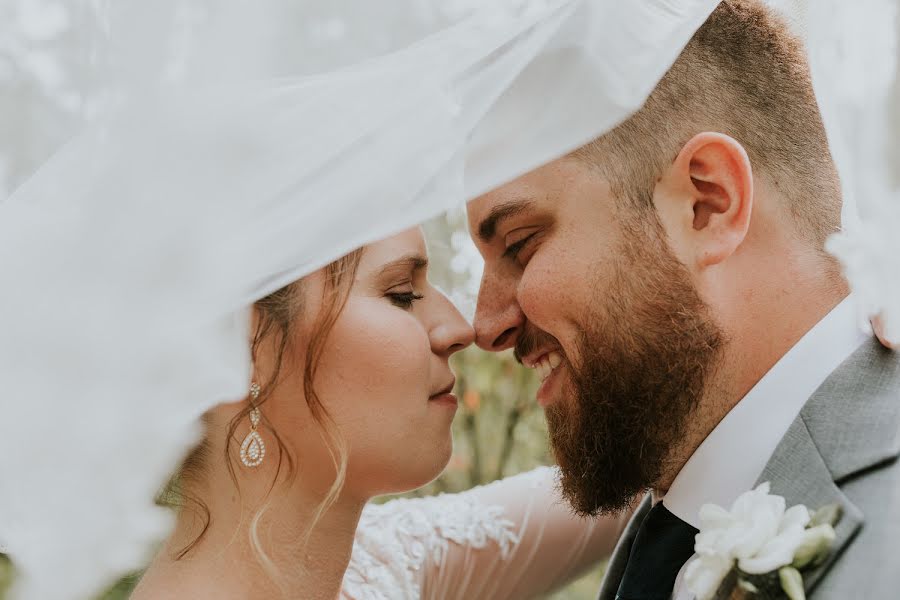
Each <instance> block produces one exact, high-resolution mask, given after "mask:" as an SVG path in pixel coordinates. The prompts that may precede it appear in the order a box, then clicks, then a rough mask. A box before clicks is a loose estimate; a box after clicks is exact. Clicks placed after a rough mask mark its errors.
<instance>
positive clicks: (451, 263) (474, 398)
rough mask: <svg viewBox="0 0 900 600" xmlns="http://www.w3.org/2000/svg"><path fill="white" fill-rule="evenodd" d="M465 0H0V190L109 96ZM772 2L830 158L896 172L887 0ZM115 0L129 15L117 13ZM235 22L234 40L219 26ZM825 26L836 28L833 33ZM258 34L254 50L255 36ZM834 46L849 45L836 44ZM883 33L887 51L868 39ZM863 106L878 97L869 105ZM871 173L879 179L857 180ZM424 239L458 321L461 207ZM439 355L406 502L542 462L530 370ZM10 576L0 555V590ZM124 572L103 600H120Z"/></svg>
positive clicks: (467, 262) (467, 272) (276, 67)
mask: <svg viewBox="0 0 900 600" xmlns="http://www.w3.org/2000/svg"><path fill="white" fill-rule="evenodd" d="M475 2H476V0H391V2H390V3H379V2H359V1H358V0H328V1H327V2H324V1H320V2H296V1H290V0H268V1H267V2H264V3H263V2H260V3H250V5H251V6H252V7H253V10H254V12H253V13H252V15H253V17H254V18H251V19H248V18H246V17H247V12H246V6H247V5H246V4H244V10H243V11H241V10H237V9H235V7H237V6H239V5H240V4H241V3H240V2H238V1H237V0H153V2H143V3H139V2H118V3H115V4H114V0H0V199H3V198H5V197H6V196H7V195H8V194H9V193H11V192H12V191H13V190H14V189H15V188H16V187H17V186H18V185H20V184H21V183H22V182H23V181H24V180H25V179H26V178H27V177H28V176H29V175H30V174H31V173H33V172H34V170H35V169H37V168H38V167H39V166H40V164H41V163H42V162H43V161H45V160H46V159H47V158H48V157H49V156H50V155H51V154H52V153H53V152H54V151H55V150H56V149H58V148H59V147H60V146H61V145H63V144H64V143H65V142H66V140H68V139H70V138H71V137H72V136H73V135H75V134H76V133H77V132H78V130H79V128H81V127H82V126H83V125H84V124H85V123H87V122H90V121H91V120H92V119H94V118H96V117H97V115H99V114H101V113H102V112H103V111H104V110H105V109H106V108H108V107H109V106H111V105H114V104H115V103H116V101H117V99H118V98H120V97H121V95H122V94H124V93H140V91H141V90H142V89H146V88H149V87H151V86H153V85H160V84H161V85H177V84H179V83H180V82H184V81H186V80H189V81H221V80H226V79H233V78H235V77H241V76H242V75H247V74H254V75H256V76H259V75H265V76H280V75H302V74H309V73H315V72H319V71H322V70H326V69H331V68H335V67H339V66H341V65H346V64H349V63H352V62H354V61H355V60H357V59H358V58H359V57H361V56H367V55H372V54H375V53H377V52H387V51H390V50H392V49H395V48H397V47H400V46H402V45H404V44H406V43H408V42H409V41H410V40H412V39H414V38H415V37H417V36H418V35H421V33H422V31H423V30H425V31H427V30H428V29H438V28H439V27H441V26H442V25H444V24H446V23H448V22H450V21H452V20H454V19H456V18H459V16H460V15H463V14H465V12H466V11H467V10H470V9H471V7H472V6H473V5H474V3H475ZM771 2H772V3H773V4H776V5H779V6H780V7H781V8H783V9H785V10H786V11H788V12H789V13H790V14H791V18H792V22H794V23H795V24H796V25H797V26H798V27H799V28H801V29H802V30H803V29H809V31H810V32H811V33H810V35H809V36H808V37H807V39H808V40H810V39H812V41H811V42H810V43H811V47H812V48H814V49H815V50H816V51H817V53H818V54H816V53H814V59H815V60H814V63H815V65H818V69H819V70H820V71H822V72H830V73H831V74H832V76H831V78H830V81H831V82H834V85H835V87H834V93H833V95H832V96H830V100H829V101H830V102H832V103H833V104H832V110H831V114H832V115H836V117H835V118H836V119H837V118H839V119H840V121H842V122H843V123H844V124H845V125H847V124H849V125H850V127H846V128H845V130H844V137H845V139H844V142H843V143H842V144H839V146H840V147H844V148H847V149H848V150H847V152H846V158H844V159H843V162H844V164H845V165H847V164H849V165H850V166H856V167H857V168H856V170H857V171H858V172H860V173H867V171H866V168H865V167H866V165H873V164H875V161H872V160H869V159H868V158H867V156H868V155H867V154H866V153H864V152H861V151H857V150H858V149H860V148H863V149H868V150H869V151H871V152H877V153H880V154H883V155H886V156H887V157H888V159H890V160H893V163H894V164H895V165H900V144H898V143H897V142H896V140H897V138H896V136H893V135H891V134H890V132H896V131H897V124H898V123H900V77H898V76H897V73H900V62H898V60H897V54H898V50H897V45H896V36H893V37H892V36H890V35H881V34H882V33H883V31H882V30H884V29H885V28H887V29H889V30H893V31H898V30H900V11H898V10H897V2H896V1H895V0H860V1H859V2H854V3H846V2H837V1H834V0H816V1H815V2H813V1H812V0H771ZM122 6H127V7H128V10H129V11H131V12H129V13H127V14H123V13H122V12H121V7H122ZM829 7H831V8H829ZM351 8H352V10H351ZM232 9H235V10H232ZM117 10H118V11H119V12H117ZM234 27H238V28H239V29H238V30H237V31H240V32H242V35H240V36H234V35H226V34H227V33H229V32H232V33H233V32H234V31H235V30H234V29H233V28H234ZM837 30H841V31H844V32H846V33H845V34H843V35H836V34H834V31H837ZM198 32H201V33H203V34H204V35H202V36H201V35H198ZM386 32H390V34H388V33H386ZM815 36H819V37H818V38H816V37H815ZM263 37H264V38H265V39H266V42H267V43H266V44H264V45H259V44H254V41H258V40H260V39H262V38H263ZM201 38H202V40H203V42H202V43H200V41H199V40H201ZM816 39H829V40H835V41H834V42H816V41H815V40H816ZM849 39H852V40H854V41H853V43H852V44H850V43H844V41H846V40H849ZM889 39H893V40H894V41H893V42H891V44H893V45H890V44H888V45H882V46H879V45H878V44H880V43H881V42H880V41H879V40H889ZM841 40H844V41H841ZM224 56H227V57H228V60H223V57H224ZM815 65H814V66H815ZM814 72H815V69H814ZM873 99H874V100H878V102H880V103H881V104H878V105H875V109H874V111H873V110H872V109H871V106H872V104H871V102H872V101H873ZM884 114H888V115H889V119H890V121H889V122H890V123H891V126H889V127H887V126H885V123H886V121H888V119H886V118H885V117H884V116H883V115H884ZM872 115H875V116H872ZM832 133H833V132H832ZM882 138H888V141H887V142H885V141H883V140H882ZM835 139H837V138H835ZM832 144H833V145H834V139H833V140H832ZM882 149H884V151H882ZM837 158H838V159H839V162H840V160H841V156H838V157H837ZM860 165H861V166H860ZM879 168H880V169H881V170H882V171H880V172H878V173H876V176H864V177H860V178H859V180H858V181H857V182H854V183H855V187H856V188H857V194H856V196H857V197H859V198H863V199H864V200H866V201H867V202H868V204H867V203H866V202H861V206H860V209H861V211H860V212H861V213H862V214H863V216H864V217H865V216H866V214H867V212H871V211H873V210H874V208H875V207H876V206H877V205H876V204H875V199H877V198H878V197H881V196H885V193H884V192H883V189H882V188H884V189H886V188H887V185H888V183H887V182H889V177H886V176H885V175H884V174H885V173H887V174H888V176H890V175H891V174H893V177H892V182H891V183H892V184H893V185H894V186H895V187H896V185H897V181H900V175H898V173H900V169H886V168H885V167H879ZM846 173H847V171H846V170H845V171H844V178H845V183H847V181H850V180H849V178H847V176H846ZM881 181H883V182H885V183H884V184H883V185H882V188H876V187H872V186H873V185H874V183H878V182H881ZM873 182H874V183H873ZM865 186H869V187H865ZM426 233H427V237H428V241H429V246H430V251H431V255H432V265H433V266H432V267H431V269H430V270H431V278H432V280H433V281H434V282H435V283H436V284H437V285H439V286H440V287H442V288H443V289H444V290H445V291H447V293H448V294H449V295H450V296H451V297H452V298H453V299H454V301H455V302H456V303H457V305H458V306H460V307H461V309H462V310H463V312H464V314H466V315H467V316H468V317H471V315H472V308H473V306H474V299H475V293H476V291H477V286H478V281H479V278H480V273H481V263H480V258H479V257H478V254H477V252H476V251H475V250H474V247H473V246H472V244H471V241H470V240H469V238H468V235H467V234H466V233H465V215H464V214H463V213H462V212H461V211H460V212H457V213H453V214H448V215H445V216H444V217H441V218H439V219H436V220H434V221H432V222H430V223H428V224H427V225H426ZM454 359H455V367H456V371H457V374H458V389H457V392H458V395H459V397H460V398H461V401H462V402H461V407H460V411H459V413H458V415H457V418H456V421H455V422H454V426H453V427H454V436H455V441H456V443H455V450H454V453H453V457H452V459H451V461H450V464H449V466H448V468H447V470H446V471H445V473H444V474H443V475H442V476H441V477H440V478H439V479H437V480H436V481H434V482H433V483H431V484H430V485H428V486H426V487H425V488H423V489H421V490H418V491H416V492H414V494H413V495H417V496H423V495H429V494H438V493H452V492H455V491H460V490H465V489H468V488H471V487H473V486H477V485H481V484H484V483H488V482H491V481H493V480H495V479H498V478H502V477H504V476H508V475H512V474H515V473H518V472H521V471H525V470H528V469H531V468H533V467H535V466H537V465H543V464H550V463H551V462H552V458H551V456H550V454H549V451H548V447H547V435H546V428H545V422H544V419H543V414H542V411H541V410H540V409H539V408H538V407H537V405H536V404H535V403H534V401H533V398H534V392H535V389H536V385H537V382H536V381H535V378H534V376H533V374H532V373H531V372H529V371H526V370H525V369H523V368H522V367H520V366H519V365H518V364H517V363H516V362H515V360H514V359H513V358H512V355H511V354H510V353H508V352H507V353H502V354H487V353H484V352H481V351H480V350H478V349H476V348H470V349H468V350H466V351H465V352H462V353H460V354H458V355H457V356H456V357H454ZM383 500H384V499H380V501H383ZM602 571H603V565H597V566H596V567H594V568H593V569H592V570H591V571H590V572H589V573H588V574H587V575H586V576H585V577H583V578H582V579H580V580H578V581H576V582H574V583H572V584H571V585H569V586H568V587H567V588H565V589H564V590H560V591H559V592H557V593H556V594H555V595H553V596H552V598H554V599H556V600H564V599H565V600H581V599H588V598H594V597H595V596H596V591H597V588H598V585H599V580H600V577H601V576H602ZM12 576H13V573H12V569H11V567H10V565H9V563H8V562H7V561H6V560H5V559H3V557H2V555H0V597H2V596H3V593H2V590H3V589H4V588H5V587H6V584H7V583H8V581H9V580H10V578H11V577H12ZM136 576H137V575H135V576H134V577H131V578H127V579H125V580H123V581H121V582H120V583H119V584H117V585H116V586H115V587H114V588H112V589H111V590H109V591H108V592H107V593H106V594H105V595H104V596H102V597H103V598H107V599H110V600H118V599H122V598H126V597H127V596H128V593H129V590H130V589H131V586H132V585H133V583H134V580H135V577H136Z"/></svg>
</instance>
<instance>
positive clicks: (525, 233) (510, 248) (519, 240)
mask: <svg viewBox="0 0 900 600" xmlns="http://www.w3.org/2000/svg"><path fill="white" fill-rule="evenodd" d="M538 233H540V230H539V229H537V228H536V227H527V228H523V229H517V230H516V231H513V232H511V233H509V234H508V235H507V236H506V240H505V243H506V250H505V251H504V252H503V258H507V259H511V260H515V261H519V262H521V261H520V253H521V252H522V250H524V249H526V247H527V246H529V245H530V243H531V242H532V241H534V240H535V238H536V236H537V234H538ZM522 259H526V257H524V256H523V257H522ZM523 266H524V265H523Z"/></svg>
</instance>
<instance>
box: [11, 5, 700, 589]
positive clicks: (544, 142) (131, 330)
mask: <svg viewBox="0 0 900 600" xmlns="http://www.w3.org/2000/svg"><path fill="white" fill-rule="evenodd" d="M139 4H140V3H136V4H135V6H137V5H139ZM366 4H368V3H366ZM360 5H362V3H361V4H360ZM471 5H472V6H474V7H476V8H472V7H469V8H466V7H465V6H463V7H462V8H464V9H465V10H462V11H461V12H460V15H461V16H459V17H458V18H457V19H455V20H453V21H452V22H451V23H450V24H449V25H447V26H446V27H443V28H438V29H437V30H436V31H433V32H432V33H431V34H430V35H428V36H427V37H424V38H422V39H421V40H419V41H418V42H417V43H415V44H413V45H411V46H409V47H407V48H405V49H403V50H400V51H397V52H394V53H390V54H386V55H383V56H380V57H376V58H372V59H370V60H365V61H361V62H357V63H355V64H353V65H351V66H349V67H346V68H343V69H340V70H337V71H330V72H325V73H321V74H318V75H309V76H305V77H302V78H299V79H280V80H277V81H267V82H265V83H256V84H249V83H244V84H241V85H209V86H206V87H204V88H202V89H197V88H190V87H187V86H157V87H148V88H147V89H144V90H143V92H142V94H140V95H132V96H131V100H130V101H126V102H122V103H120V104H119V105H118V108H117V109H116V110H115V111H114V112H112V113H111V114H110V115H108V116H105V117H103V118H100V119H97V120H96V121H95V122H94V124H93V125H92V126H91V127H90V128H89V129H88V130H86V131H85V132H83V133H82V134H81V135H79V136H78V137H77V138H76V139H74V140H73V141H72V142H70V143H69V144H68V145H67V146H66V147H64V148H63V149H62V150H61V151H60V152H58V153H57V154H56V155H55V156H54V157H53V158H52V159H51V160H50V161H49V162H48V163H47V164H46V165H45V166H44V167H42V168H41V169H40V171H39V172H38V173H37V174H36V175H35V176H34V177H33V178H32V179H31V180H30V181H28V182H27V183H26V184H25V185H24V186H22V187H21V188H20V189H19V190H18V191H17V192H16V193H15V194H14V195H13V196H12V197H11V198H9V199H8V200H7V201H6V202H4V203H2V204H0V289H2V290H3V292H2V294H0V384H2V389H3V395H2V404H0V406H2V418H0V440H2V442H0V447H2V450H3V452H0V485H2V490H0V539H2V541H3V542H4V543H5V545H6V546H7V548H8V550H9V553H10V556H11V557H12V558H13V560H14V563H15V566H16V567H17V569H18V572H19V577H18V580H17V587H16V594H17V597H19V598H34V599H40V600H55V599H61V598H84V597H87V596H89V595H90V594H92V593H95V592H96V591H98V590H99V589H101V588H102V587H103V586H104V585H107V584H109V583H110V582H111V581H112V580H114V579H115V578H116V577H117V576H119V575H121V574H122V573H125V572H127V571H129V570H132V569H135V568H138V567H140V566H141V565H142V564H143V563H144V561H145V560H146V558H147V553H148V551H149V548H150V546H151V545H152V543H153V542H154V541H157V540H159V539H161V538H162V537H163V536H164V535H165V533H166V531H167V528H168V527H169V526H170V515H169V513H168V512H167V511H166V510H164V509H161V508H158V507H156V506H154V504H153V497H154V495H155V493H156V492H157V491H158V490H159V488H160V486H161V485H162V484H163V483H164V482H165V481H166V479H167V477H168V476H169V474H170V473H171V472H172V470H173V469H174V468H175V467H176V466H177V464H178V461H179V460H180V459H181V458H182V457H183V455H184V453H185V452H186V450H187V449H188V448H189V447H190V446H191V445H192V444H193V443H195V442H196V441H197V439H198V438H197V436H198V434H199V430H198V426H197V419H198V417H199V416H200V415H201V414H202V413H203V412H204V411H205V410H207V409H208V408H210V407H211V406H213V405H215V404H216V403H219V402H223V401H233V400H236V399H239V398H241V397H243V396H244V395H245V394H246V390H247V384H248V376H249V357H248V353H247V334H248V332H247V310H246V307H247V306H248V305H249V304H250V303H251V302H252V301H254V300H255V299H257V298H260V297H262V296H264V295H266V294H267V293H269V292H272V291H274V290H276V289H278V288H279V287H281V286H283V285H284V284H286V283H288V282H290V281H293V280H295V279H297V278H299V277H301V276H302V275H304V274H306V273H309V272H311V271H312V270H314V269H316V268H318V267H320V266H322V265H324V264H326V263H328V262H330V261H331V260H333V259H335V258H337V257H339V256H341V255H342V254H344V253H346V252H347V251H349V250H351V249H353V248H356V247H358V246H360V245H363V244H365V243H367V242H370V241H373V240H375V239H378V238H381V237H384V236H385V235H388V234H390V233H392V232H395V231H399V230H401V229H403V228H406V227H408V226H410V225H413V224H415V223H420V222H422V221H424V220H426V219H427V218H429V217H432V216H435V215H437V214H439V213H441V212H443V211H444V210H446V209H448V208H450V207H453V206H458V205H460V204H461V203H462V201H463V199H465V198H468V197H472V196H473V195H476V194H478V193H481V192H484V191H486V190H488V189H489V188H491V187H494V186H496V185H499V184H501V183H503V182H505V181H507V180H509V179H511V178H513V177H515V176H516V175H518V174H520V173H522V172H524V171H526V170H528V169H530V168H532V167H534V166H537V165H539V164H541V163H543V162H546V161H548V160H550V159H553V158H555V157H558V156H560V155H562V154H564V153H565V152H567V151H569V150H571V149H574V148H575V147H577V146H579V145H581V144H583V143H584V142H586V141H588V140H589V139H591V138H594V137H596V136H598V135H600V134H602V133H604V132H605V131H607V130H609V129H610V128H611V127H613V126H615V125H616V124H617V123H618V122H620V121H621V120H623V119H624V118H626V117H627V116H628V115H629V114H630V113H631V112H633V111H634V110H636V109H637V108H638V107H639V106H640V104H641V103H642V102H643V100H644V99H645V97H646V95H647V94H648V93H649V92H650V90H651V89H652V88H653V86H654V85H655V84H656V82H657V81H658V80H659V78H660V77H661V76H662V75H663V73H664V72H665V71H666V69H667V68H668V67H669V65H670V64H671V63H672V61H673V60H674V59H675V58H676V56H677V55H678V53H679V51H680V50H681V48H682V47H683V45H684V44H685V43H686V42H687V41H688V39H689V38H690V37H691V35H692V34H693V32H694V31H695V30H696V28H697V27H698V26H699V25H700V24H701V23H702V22H703V21H704V20H705V18H706V17H707V15H708V14H709V12H710V11H711V10H712V9H713V7H714V6H715V5H716V2H715V1H713V0H679V1H678V2H673V1H672V0H647V1H643V2H622V1H620V0H590V1H587V0H584V1H581V0H531V1H525V0H495V1H493V2H478V3H471ZM148 6H155V4H153V3H151V4H147V3H144V5H143V7H142V10H143V11H144V12H146V11H148Z"/></svg>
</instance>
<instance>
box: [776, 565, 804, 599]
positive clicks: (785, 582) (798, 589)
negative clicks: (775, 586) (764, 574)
mask: <svg viewBox="0 0 900 600" xmlns="http://www.w3.org/2000/svg"><path fill="white" fill-rule="evenodd" d="M778 578H779V579H780V580H781V589H783V590H784V593H785V594H787V597H788V598H790V600H806V592H804V591H803V575H801V574H800V571H798V570H797V569H795V568H794V567H781V568H780V569H778Z"/></svg>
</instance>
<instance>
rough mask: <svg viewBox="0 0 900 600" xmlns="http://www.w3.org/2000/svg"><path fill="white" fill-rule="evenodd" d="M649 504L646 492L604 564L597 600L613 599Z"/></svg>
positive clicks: (648, 496) (648, 495) (648, 510)
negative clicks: (607, 561) (604, 571)
mask: <svg viewBox="0 0 900 600" xmlns="http://www.w3.org/2000/svg"><path fill="white" fill-rule="evenodd" d="M650 505H651V498H650V494H647V496H646V497H645V498H644V500H643V501H642V502H641V504H640V506H638V509H637V510H636V511H635V513H634V516H633V517H631V520H630V521H629V522H628V526H627V527H625V531H624V532H623V533H622V536H621V537H620V538H619V541H618V542H617V543H616V549H615V550H613V553H612V556H611V557H610V558H609V563H608V564H607V566H606V573H605V574H604V575H603V583H601V584H600V593H599V594H598V596H597V600H615V598H616V592H618V591H619V583H620V582H621V581H622V575H624V574H625V567H626V566H627V565H628V557H629V556H631V546H632V544H633V543H634V538H635V537H636V536H637V532H638V529H640V527H641V523H643V522H644V517H646V516H647V513H648V512H650Z"/></svg>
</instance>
